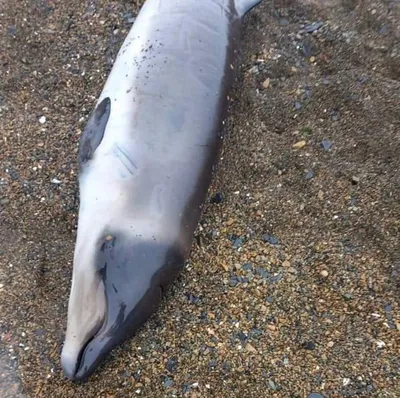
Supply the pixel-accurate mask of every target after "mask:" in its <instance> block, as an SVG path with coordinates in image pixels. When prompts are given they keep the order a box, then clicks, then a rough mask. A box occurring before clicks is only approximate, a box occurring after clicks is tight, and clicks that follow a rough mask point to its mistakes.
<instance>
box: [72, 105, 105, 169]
mask: <svg viewBox="0 0 400 398" xmlns="http://www.w3.org/2000/svg"><path fill="white" fill-rule="evenodd" d="M110 113H111V100H110V98H108V97H107V98H104V99H103V101H101V102H100V104H99V105H98V106H97V107H96V109H95V110H94V111H93V112H92V114H91V115H90V117H89V120H88V122H87V124H86V127H85V129H84V130H83V133H82V137H81V141H80V146H79V163H80V165H81V167H82V166H83V165H84V164H85V163H86V162H88V161H89V160H90V159H92V157H93V153H94V151H95V150H96V149H97V147H98V146H99V145H100V143H101V141H102V140H103V137H104V131H105V129H106V126H107V123H108V119H109V117H110Z"/></svg>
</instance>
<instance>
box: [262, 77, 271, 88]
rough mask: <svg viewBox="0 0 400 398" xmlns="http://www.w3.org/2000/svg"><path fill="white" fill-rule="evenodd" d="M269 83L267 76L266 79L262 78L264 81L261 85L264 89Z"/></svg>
mask: <svg viewBox="0 0 400 398" xmlns="http://www.w3.org/2000/svg"><path fill="white" fill-rule="evenodd" d="M269 85H270V79H269V78H268V79H265V80H264V83H263V87H264V88H265V89H267V88H269Z"/></svg>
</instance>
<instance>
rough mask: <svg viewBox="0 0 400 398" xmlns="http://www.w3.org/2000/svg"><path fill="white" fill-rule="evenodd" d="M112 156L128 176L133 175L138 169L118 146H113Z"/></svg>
mask: <svg viewBox="0 0 400 398" xmlns="http://www.w3.org/2000/svg"><path fill="white" fill-rule="evenodd" d="M114 154H115V156H116V157H117V158H118V159H119V160H120V162H121V163H122V165H123V166H124V168H125V169H126V170H127V171H128V172H129V174H130V175H134V174H135V171H136V170H137V169H138V167H137V165H136V164H135V162H134V161H133V160H132V159H131V158H130V157H129V156H128V155H127V154H126V152H125V151H124V150H123V149H122V148H121V147H120V146H119V145H118V144H115V146H114Z"/></svg>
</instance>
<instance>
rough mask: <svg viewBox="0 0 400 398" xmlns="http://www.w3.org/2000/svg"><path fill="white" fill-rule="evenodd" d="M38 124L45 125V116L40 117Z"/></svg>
mask: <svg viewBox="0 0 400 398" xmlns="http://www.w3.org/2000/svg"><path fill="white" fill-rule="evenodd" d="M39 123H40V124H44V123H46V116H41V117H40V118H39Z"/></svg>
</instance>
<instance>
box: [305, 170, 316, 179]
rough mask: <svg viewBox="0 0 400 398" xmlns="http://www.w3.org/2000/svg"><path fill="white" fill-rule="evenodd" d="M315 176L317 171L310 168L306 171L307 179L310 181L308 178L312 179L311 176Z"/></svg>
mask: <svg viewBox="0 0 400 398" xmlns="http://www.w3.org/2000/svg"><path fill="white" fill-rule="evenodd" d="M314 176H315V173H314V172H313V171H312V170H309V171H307V173H306V176H305V179H306V180H307V181H308V180H311V178H313V177H314Z"/></svg>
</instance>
